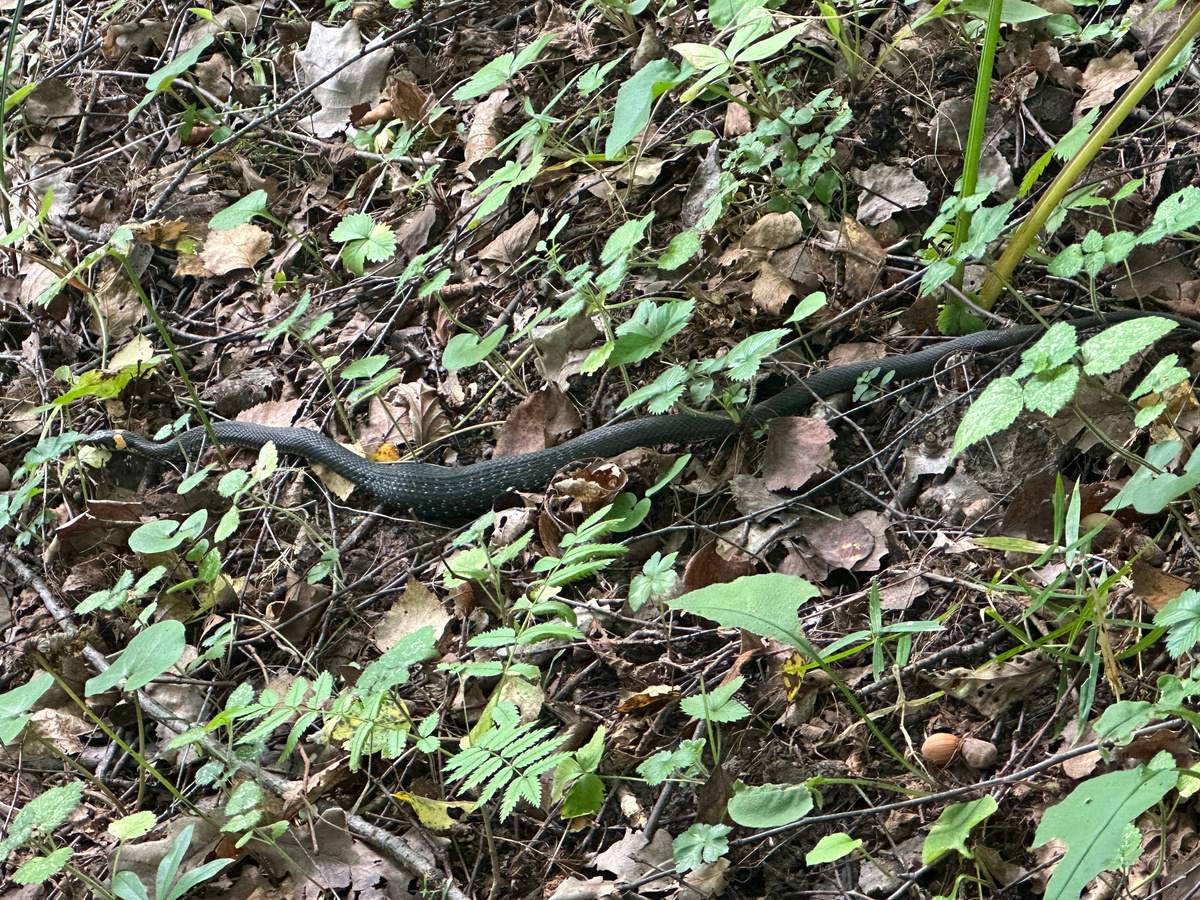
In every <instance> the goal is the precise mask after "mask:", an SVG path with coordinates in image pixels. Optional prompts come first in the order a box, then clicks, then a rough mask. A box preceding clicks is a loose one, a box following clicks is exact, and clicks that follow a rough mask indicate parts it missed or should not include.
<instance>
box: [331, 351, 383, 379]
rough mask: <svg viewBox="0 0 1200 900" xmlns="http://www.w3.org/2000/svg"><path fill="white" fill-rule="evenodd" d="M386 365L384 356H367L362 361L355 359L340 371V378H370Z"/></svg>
mask: <svg viewBox="0 0 1200 900" xmlns="http://www.w3.org/2000/svg"><path fill="white" fill-rule="evenodd" d="M387 364H388V358H387V357H386V356H367V357H364V358H362V359H356V360H355V361H354V362H352V363H350V365H348V366H346V368H344V369H342V377H343V378H346V379H350V378H370V377H371V376H372V375H374V374H375V373H376V372H378V371H379V370H380V369H382V368H383V367H384V366H386V365H387Z"/></svg>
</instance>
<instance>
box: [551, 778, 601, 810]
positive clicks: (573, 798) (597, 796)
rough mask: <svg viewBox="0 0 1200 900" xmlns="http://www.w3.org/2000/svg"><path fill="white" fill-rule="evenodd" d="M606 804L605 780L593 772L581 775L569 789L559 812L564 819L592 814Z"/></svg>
mask: <svg viewBox="0 0 1200 900" xmlns="http://www.w3.org/2000/svg"><path fill="white" fill-rule="evenodd" d="M603 806H604V782H603V781H601V780H600V777H599V776H598V775H595V774H593V773H591V772H589V773H587V774H586V775H583V776H581V777H580V778H579V779H577V780H576V782H575V783H574V784H573V785H571V787H570V788H569V789H568V790H567V795H566V796H565V797H564V798H563V805H562V810H561V812H560V813H559V814H560V815H561V816H562V817H563V818H564V819H574V818H577V817H579V816H592V815H595V814H596V813H598V812H599V811H600V809H601V807H603Z"/></svg>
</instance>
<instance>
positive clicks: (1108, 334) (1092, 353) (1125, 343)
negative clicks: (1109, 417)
mask: <svg viewBox="0 0 1200 900" xmlns="http://www.w3.org/2000/svg"><path fill="white" fill-rule="evenodd" d="M1176 327H1178V326H1176V324H1175V323H1174V322H1172V321H1171V320H1170V319H1164V318H1161V317H1160V316H1147V317H1146V318H1144V319H1132V320H1130V321H1128V322H1121V323H1119V324H1117V325H1113V326H1112V327H1111V328H1106V329H1105V330H1104V331H1102V332H1100V333H1099V334H1098V335H1096V336H1095V337H1094V338H1091V339H1089V340H1087V341H1085V342H1084V344H1083V347H1082V348H1081V350H1082V352H1083V359H1084V365H1083V370H1084V371H1085V372H1087V373H1088V374H1089V375H1107V374H1108V373H1109V372H1115V371H1116V370H1117V369H1119V368H1121V366H1123V365H1125V363H1127V362H1129V360H1130V359H1132V358H1133V355H1134V354H1135V353H1140V352H1141V351H1143V350H1145V349H1146V348H1147V347H1149V346H1150V345H1151V344H1153V343H1154V342H1155V341H1157V340H1158V339H1159V338H1160V337H1162V336H1163V335H1165V334H1167V333H1168V332H1170V331H1173V330H1174V329H1175V328H1176Z"/></svg>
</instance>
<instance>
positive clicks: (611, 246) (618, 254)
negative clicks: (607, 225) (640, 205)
mask: <svg viewBox="0 0 1200 900" xmlns="http://www.w3.org/2000/svg"><path fill="white" fill-rule="evenodd" d="M653 221H654V213H653V212H651V213H650V214H648V215H646V216H644V217H643V218H641V219H630V220H629V221H628V222H624V223H622V224H621V225H620V227H618V228H617V229H616V230H615V231H614V232H613V233H612V234H611V235H609V237H608V240H606V241H605V242H604V249H603V250H601V251H600V262H602V263H604V264H605V265H610V264H611V263H614V262H616V261H617V260H618V259H621V258H622V257H628V256H629V255H630V254H632V253H633V251H634V249H635V248H636V247H637V245H638V244H639V243H641V241H642V239H643V238H644V237H645V236H646V229H647V228H649V227H650V223H652V222H653Z"/></svg>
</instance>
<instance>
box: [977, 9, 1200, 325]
mask: <svg viewBox="0 0 1200 900" xmlns="http://www.w3.org/2000/svg"><path fill="white" fill-rule="evenodd" d="M1198 33H1200V4H1197V5H1196V7H1195V9H1194V10H1193V11H1192V14H1191V15H1190V16H1188V18H1187V21H1186V22H1184V24H1183V26H1182V27H1181V28H1180V29H1179V31H1178V32H1176V34H1175V37H1173V38H1172V39H1171V41H1170V43H1168V44H1167V45H1166V46H1165V47H1163V48H1162V49H1161V50H1159V51H1158V55H1157V56H1155V57H1154V59H1153V60H1151V62H1150V65H1148V66H1146V68H1145V69H1143V70H1142V74H1141V75H1139V76H1138V77H1137V79H1136V80H1134V82H1133V83H1132V84H1131V85H1130V86H1129V88H1128V89H1127V90H1126V91H1125V93H1124V94H1122V95H1121V99H1120V100H1119V101H1117V103H1116V104H1115V105H1114V106H1113V107H1112V109H1110V110H1109V111H1108V114H1107V115H1106V116H1105V117H1104V118H1103V119H1101V120H1100V121H1099V122H1098V123H1097V124H1096V128H1095V130H1093V131H1092V135H1091V137H1089V138H1088V140H1087V143H1086V144H1084V145H1083V147H1081V148H1080V150H1079V152H1078V153H1076V154H1075V156H1073V157H1072V158H1071V160H1070V162H1068V163H1067V164H1066V165H1065V166H1063V168H1062V171H1061V172H1059V173H1058V177H1057V178H1055V179H1054V181H1052V182H1051V183H1050V185H1049V187H1047V188H1046V192H1045V193H1044V194H1043V195H1042V198H1041V199H1040V200H1039V201H1038V203H1037V205H1036V206H1035V207H1034V208H1033V209H1032V210H1031V211H1030V213H1029V215H1028V216H1026V217H1025V221H1024V222H1022V223H1021V227H1020V228H1019V229H1018V230H1017V233H1016V234H1015V235H1014V236H1013V238H1012V240H1011V241H1009V243H1008V246H1007V247H1005V248H1004V254H1003V255H1002V256H1001V257H1000V261H999V262H997V263H996V266H995V268H994V269H993V270H992V274H991V275H989V276H988V280H987V282H986V283H985V284H984V286H983V290H982V291H980V293H979V305H980V306H982V307H983V308H984V309H991V308H992V306H993V305H994V304H995V302H996V299H997V298H998V297H999V296H1000V291H1001V290H1003V289H1004V286H1005V285H1006V284H1008V283H1009V281H1010V279H1011V278H1012V273H1013V270H1014V269H1015V268H1016V267H1017V263H1019V262H1020V261H1021V260H1022V259H1024V257H1025V251H1026V250H1028V249H1029V247H1030V245H1032V244H1033V242H1034V241H1035V240H1036V239H1037V234H1038V231H1040V230H1041V227H1042V226H1043V225H1044V224H1046V219H1048V218H1049V217H1050V214H1051V213H1052V212H1053V211H1054V210H1055V209H1056V208H1057V207H1058V204H1059V203H1061V202H1062V199H1063V198H1064V197H1065V196H1066V195H1067V193H1068V192H1069V191H1070V190H1071V188H1072V186H1073V185H1074V184H1075V180H1076V179H1077V178H1078V177H1079V176H1080V175H1082V174H1083V170H1084V169H1086V168H1087V167H1088V165H1090V164H1091V161H1092V159H1093V158H1094V157H1095V156H1096V154H1097V153H1099V152H1100V148H1101V147H1103V146H1104V142H1105V141H1107V140H1108V139H1109V138H1110V137H1112V135H1113V133H1114V132H1115V131H1116V130H1117V127H1118V126H1119V125H1120V124H1121V123H1122V122H1123V121H1125V118H1126V117H1127V116H1128V115H1129V114H1130V113H1131V112H1133V109H1134V107H1135V106H1137V104H1138V103H1139V102H1140V101H1141V99H1142V97H1143V96H1145V94H1146V92H1147V91H1149V90H1150V88H1151V87H1152V86H1153V85H1154V82H1156V81H1157V80H1158V79H1159V78H1160V77H1161V76H1162V74H1163V73H1164V72H1166V71H1167V69H1168V68H1170V66H1171V63H1173V62H1174V61H1175V58H1176V57H1177V56H1179V54H1180V53H1181V52H1182V51H1183V49H1184V47H1186V46H1187V44H1188V41H1190V40H1191V39H1192V38H1194V37H1196V35H1197V34H1198Z"/></svg>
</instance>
